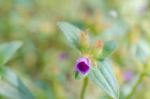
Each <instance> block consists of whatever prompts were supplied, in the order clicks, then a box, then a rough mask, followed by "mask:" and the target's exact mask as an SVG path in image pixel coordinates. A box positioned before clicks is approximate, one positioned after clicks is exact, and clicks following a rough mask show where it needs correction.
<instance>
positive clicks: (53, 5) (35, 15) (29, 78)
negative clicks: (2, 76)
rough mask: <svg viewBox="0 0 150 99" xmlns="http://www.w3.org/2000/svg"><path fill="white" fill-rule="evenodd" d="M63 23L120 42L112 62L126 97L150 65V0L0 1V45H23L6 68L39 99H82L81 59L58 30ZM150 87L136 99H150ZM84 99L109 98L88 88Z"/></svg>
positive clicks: (142, 88) (146, 81) (144, 84)
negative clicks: (78, 63) (78, 73)
mask: <svg viewBox="0 0 150 99" xmlns="http://www.w3.org/2000/svg"><path fill="white" fill-rule="evenodd" d="M59 21H67V22H70V23H72V24H74V25H76V26H78V27H79V28H81V29H83V30H86V29H88V30H89V31H90V36H91V37H92V38H93V40H97V39H102V40H114V41H117V43H118V48H117V50H116V52H115V53H114V54H113V55H112V57H111V60H112V63H113V67H114V70H115V73H116V75H117V79H118V81H119V85H120V90H121V96H122V97H123V96H125V95H127V94H128V93H129V91H130V89H131V86H132V84H133V82H134V81H135V80H136V78H137V76H138V75H139V73H140V72H141V71H143V69H144V68H145V64H147V65H150V30H149V28H150V1H149V0H0V42H1V43H4V42H11V41H13V40H20V41H22V42H23V45H22V47H21V48H20V49H19V50H18V52H17V53H16V54H15V56H14V58H13V59H12V60H11V61H10V62H9V63H8V64H7V67H9V68H11V69H12V70H13V71H15V73H16V74H17V75H18V76H19V77H20V78H21V80H22V81H23V83H24V84H25V85H26V86H27V87H28V88H29V90H31V92H32V93H33V95H34V96H35V97H36V98H37V99H78V98H79V93H80V87H81V84H82V81H80V80H75V79H74V76H73V75H74V64H75V60H76V58H77V57H78V54H77V52H76V51H75V50H74V49H72V48H70V46H69V45H68V43H69V42H67V40H66V38H65V36H64V35H63V33H62V32H61V31H60V30H59V29H58V26H57V22H59ZM1 81H2V80H0V82H1ZM149 83H150V79H149V78H148V77H147V78H145V79H144V81H143V82H142V84H141V85H140V87H139V90H138V91H137V92H136V95H134V98H133V99H141V98H143V99H150V87H149ZM0 88H2V87H0ZM0 93H1V91H0ZM6 93H7V91H6ZM8 94H9V92H8ZM10 94H13V93H10ZM0 99H7V97H4V96H3V95H2V96H1V97H0ZM8 99H11V98H8ZM85 99H110V98H109V97H108V96H107V95H106V94H105V93H104V92H103V91H101V90H100V89H99V88H98V87H97V86H95V85H94V84H92V83H90V85H89V86H88V91H87V93H86V98H85ZM121 99H123V98H121Z"/></svg>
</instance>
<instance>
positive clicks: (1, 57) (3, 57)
mask: <svg viewBox="0 0 150 99" xmlns="http://www.w3.org/2000/svg"><path fill="white" fill-rule="evenodd" d="M21 45H22V43H21V42H19V41H13V42H10V43H3V44H0V65H4V64H6V63H7V62H8V61H9V60H10V59H11V58H12V56H13V55H14V54H15V52H16V51H17V49H18V48H19V47H20V46H21Z"/></svg>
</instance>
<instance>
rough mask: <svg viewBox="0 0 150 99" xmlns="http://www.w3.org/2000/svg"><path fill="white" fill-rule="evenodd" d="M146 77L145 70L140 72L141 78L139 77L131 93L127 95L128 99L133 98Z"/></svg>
mask: <svg viewBox="0 0 150 99" xmlns="http://www.w3.org/2000/svg"><path fill="white" fill-rule="evenodd" d="M144 77H145V71H143V72H142V73H141V74H140V76H139V79H138V80H137V82H136V83H135V85H134V87H133V89H132V91H131V93H130V94H129V95H128V96H127V97H126V99H131V98H132V96H133V95H134V93H135V92H136V90H137V88H138V86H139V85H140V83H141V82H142V81H143V79H144Z"/></svg>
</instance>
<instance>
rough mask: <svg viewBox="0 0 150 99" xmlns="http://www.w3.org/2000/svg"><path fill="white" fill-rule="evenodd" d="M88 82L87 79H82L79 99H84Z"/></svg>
mask: <svg viewBox="0 0 150 99" xmlns="http://www.w3.org/2000/svg"><path fill="white" fill-rule="evenodd" d="M88 80H89V79H88V77H85V78H84V81H83V85H82V89H81V93H80V99H84V97H85V93H86V89H87V85H88V82H89V81H88Z"/></svg>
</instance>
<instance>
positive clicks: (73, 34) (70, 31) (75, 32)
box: [58, 22, 81, 49]
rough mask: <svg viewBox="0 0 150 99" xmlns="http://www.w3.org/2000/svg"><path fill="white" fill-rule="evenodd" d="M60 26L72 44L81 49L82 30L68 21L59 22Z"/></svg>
mask: <svg viewBox="0 0 150 99" xmlns="http://www.w3.org/2000/svg"><path fill="white" fill-rule="evenodd" d="M58 26H59V28H60V29H61V30H62V31H63V33H64V34H65V36H66V37H67V39H68V42H69V43H70V45H71V46H72V47H74V48H77V49H80V45H79V40H80V33H81V30H80V29H79V28H77V27H75V26H73V25H72V24H70V23H67V22H59V23H58Z"/></svg>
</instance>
